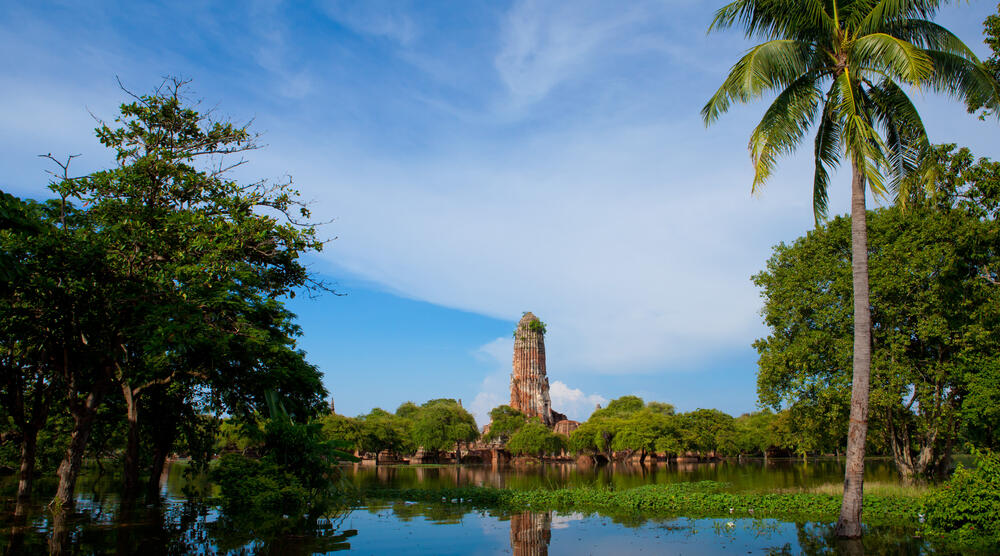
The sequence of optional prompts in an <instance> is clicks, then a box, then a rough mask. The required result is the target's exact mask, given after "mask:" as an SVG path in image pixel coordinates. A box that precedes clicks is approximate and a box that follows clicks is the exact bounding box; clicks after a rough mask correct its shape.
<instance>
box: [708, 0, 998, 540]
mask: <svg viewBox="0 0 1000 556" xmlns="http://www.w3.org/2000/svg"><path fill="white" fill-rule="evenodd" d="M943 3H944V0H736V1H734V2H732V3H730V4H728V5H726V6H725V7H723V8H722V9H720V10H719V11H718V12H716V14H715V20H714V21H713V22H712V25H711V26H710V27H709V31H710V32H711V31H712V30H717V29H725V28H729V27H733V26H738V27H740V28H742V29H743V31H744V32H745V34H746V37H747V38H748V39H754V40H763V41H766V42H763V43H762V44H760V45H758V46H755V47H754V48H752V49H750V51H749V52H747V54H746V55H745V56H743V58H741V59H740V60H739V61H738V62H737V63H736V65H734V66H733V68H732V70H730V72H729V76H728V77H726V80H725V81H724V82H723V84H722V86H721V87H719V90H718V92H716V93H715V95H713V96H712V98H711V99H710V100H709V101H708V103H707V104H706V105H705V107H704V108H703V109H702V116H703V117H704V119H705V123H706V125H707V124H711V123H712V122H714V121H715V120H716V119H718V117H719V116H720V115H721V114H722V113H724V112H726V111H727V110H728V109H729V107H730V106H731V105H732V104H733V103H734V102H749V101H752V100H756V99H758V98H760V97H762V96H764V95H765V94H766V93H770V92H772V91H775V92H777V93H778V94H777V97H776V98H775V100H774V102H773V103H772V104H771V106H770V107H769V108H768V109H767V111H766V112H765V113H764V117H763V119H762V120H761V122H760V124H759V125H758V126H757V127H756V129H754V131H753V133H752V134H751V136H750V145H749V149H750V155H751V158H752V161H753V165H754V179H753V185H752V188H751V190H752V191H753V192H755V193H756V192H757V191H758V190H759V189H760V187H761V186H762V185H763V184H764V182H766V181H767V179H768V177H769V176H770V174H771V171H772V170H773V168H774V167H775V164H776V163H777V160H778V158H779V157H781V156H782V155H786V154H789V153H791V152H793V151H794V150H795V148H796V147H797V146H798V145H799V143H800V142H801V141H802V139H803V138H804V137H805V136H806V134H807V133H808V132H809V129H810V127H811V126H812V125H813V123H816V124H817V127H816V138H815V162H816V170H815V175H814V179H813V212H814V215H815V218H816V222H817V225H818V224H819V223H820V222H822V221H823V219H824V218H825V217H826V211H827V189H828V186H829V180H830V171H831V170H832V169H834V168H835V167H836V166H837V165H838V164H839V162H840V159H841V158H842V157H844V156H846V157H847V158H848V159H850V161H851V168H852V180H851V222H852V224H851V256H852V266H853V278H854V363H853V367H854V368H853V373H854V379H853V384H852V393H851V417H850V426H849V431H848V437H847V469H846V472H845V477H844V499H843V503H842V505H841V510H840V520H839V521H838V523H837V534H838V536H841V537H846V538H857V537H860V536H861V501H862V494H863V483H862V478H863V474H862V472H863V463H864V452H865V436H866V434H867V429H868V383H869V377H870V374H871V373H870V370H871V347H872V346H871V311H870V307H869V301H868V249H867V244H868V240H867V236H868V233H867V227H866V224H865V189H866V187H870V188H871V191H872V194H873V195H875V196H876V197H877V198H886V197H888V196H889V195H890V194H893V193H896V192H897V190H898V187H899V184H900V180H901V178H902V177H903V176H905V175H906V174H908V173H910V172H911V171H912V170H914V168H915V166H916V164H917V162H918V159H919V157H920V155H921V152H922V151H923V149H924V148H926V146H927V136H926V133H925V131H924V127H923V124H922V123H921V120H920V115H919V114H918V113H917V110H916V108H915V107H914V105H913V103H912V102H911V101H910V99H909V97H908V96H907V93H906V91H905V90H904V88H903V87H910V88H917V89H923V88H929V89H932V90H935V91H939V92H944V93H947V94H950V95H953V96H956V97H959V98H961V99H962V100H964V101H966V102H969V103H970V105H971V104H976V103H980V105H984V106H988V107H993V106H997V105H998V100H1000V84H998V83H997V82H996V80H995V79H993V78H992V77H991V76H990V75H989V74H988V73H987V72H986V71H985V70H984V69H983V66H982V64H981V63H980V62H979V60H977V59H976V56H975V55H974V54H973V53H972V51H971V50H970V49H969V48H968V47H967V46H966V45H965V44H964V43H962V41H961V40H959V39H958V37H956V36H955V35H954V34H952V33H951V32H950V31H948V30H947V29H945V28H944V27H941V26H940V25H937V24H935V23H933V22H931V21H930V20H931V19H932V18H933V16H934V15H935V13H936V12H937V10H938V8H939V7H940V6H941V5H942V4H943Z"/></svg>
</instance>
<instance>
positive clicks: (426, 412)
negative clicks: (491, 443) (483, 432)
mask: <svg viewBox="0 0 1000 556" xmlns="http://www.w3.org/2000/svg"><path fill="white" fill-rule="evenodd" d="M478 437H479V429H478V428H477V427H476V420H475V418H474V417H473V416H472V414H470V413H469V412H468V411H466V410H465V409H463V408H462V406H460V405H458V402H456V401H455V400H452V399H437V400H430V401H428V402H427V403H425V404H423V405H422V406H420V411H419V412H418V413H417V415H416V417H415V418H414V421H413V443H414V444H415V445H417V446H421V447H423V449H424V450H427V451H430V452H432V453H438V452H441V451H444V450H447V449H448V448H450V447H452V446H455V449H456V455H457V459H458V461H459V462H461V460H462V449H461V443H462V442H472V441H473V440H475V439H476V438H478Z"/></svg>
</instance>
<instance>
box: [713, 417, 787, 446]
mask: <svg viewBox="0 0 1000 556" xmlns="http://www.w3.org/2000/svg"><path fill="white" fill-rule="evenodd" d="M775 418H776V417H775V414H774V413H772V412H771V411H769V410H764V411H758V412H754V413H745V414H743V415H740V416H739V417H737V418H736V419H734V420H733V426H732V429H729V430H725V431H723V432H722V433H721V435H720V438H719V448H720V451H721V452H722V453H724V454H727V455H739V456H742V455H751V454H762V455H764V456H765V457H767V450H768V448H771V447H772V446H776V445H777V443H776V441H775V435H774V421H775Z"/></svg>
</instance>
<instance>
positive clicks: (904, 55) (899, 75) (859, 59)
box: [850, 33, 934, 85]
mask: <svg viewBox="0 0 1000 556" xmlns="http://www.w3.org/2000/svg"><path fill="white" fill-rule="evenodd" d="M850 57H851V59H852V60H854V62H855V63H856V64H857V68H858V69H860V68H862V67H864V68H868V69H874V70H877V71H880V72H885V73H887V74H888V75H891V76H893V77H895V78H896V79H899V80H901V81H905V82H907V83H910V84H915V85H916V84H919V83H921V82H922V81H924V80H925V79H927V77H928V76H930V74H931V73H932V72H933V71H934V65H933V63H932V62H931V59H930V57H929V56H928V55H927V54H926V51H924V50H923V49H921V48H918V47H916V46H914V45H912V44H910V43H908V42H906V41H904V40H902V39H899V38H896V37H893V36H892V35H887V34H885V33H875V34H872V35H867V36H864V37H861V38H860V39H858V40H856V41H855V42H854V44H853V46H852V48H851V52H850Z"/></svg>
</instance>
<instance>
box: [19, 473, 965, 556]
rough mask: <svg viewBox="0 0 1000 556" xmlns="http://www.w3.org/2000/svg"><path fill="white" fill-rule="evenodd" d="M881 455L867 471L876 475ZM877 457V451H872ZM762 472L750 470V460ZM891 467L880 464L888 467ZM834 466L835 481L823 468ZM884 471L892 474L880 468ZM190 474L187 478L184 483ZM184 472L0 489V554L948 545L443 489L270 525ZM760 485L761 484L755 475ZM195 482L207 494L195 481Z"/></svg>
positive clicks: (583, 476)
mask: <svg viewBox="0 0 1000 556" xmlns="http://www.w3.org/2000/svg"><path fill="white" fill-rule="evenodd" d="M879 463H880V462H875V465H870V467H869V469H868V472H869V474H871V475H872V476H875V477H879V476H880V474H882V473H884V468H882V467H879ZM882 463H884V462H882ZM841 469H842V468H840V467H839V466H838V465H837V463H836V462H811V463H809V464H808V465H802V464H801V463H793V462H787V461H786V462H771V463H769V464H768V465H767V466H765V465H764V464H763V462H755V463H744V464H739V465H736V464H731V463H729V462H718V463H714V464H684V465H683V466H681V465H669V466H668V465H662V464H661V465H656V466H646V467H643V466H634V465H633V466H624V465H620V464H619V465H613V464H612V465H608V466H603V467H596V468H589V469H587V468H578V467H576V466H573V465H555V466H540V467H535V468H510V469H506V470H502V471H497V470H493V469H491V468H490V467H486V466H468V467H465V466H463V467H456V466H443V467H419V466H414V467H388V466H387V467H379V468H377V469H376V468H374V467H367V468H365V467H359V468H356V469H353V470H352V471H351V473H350V475H349V476H350V477H351V480H353V481H355V482H356V483H358V484H359V485H360V484H379V485H393V486H397V487H404V488H405V487H415V486H416V487H422V488H436V487H442V486H444V487H450V486H457V485H484V486H494V487H501V488H534V487H544V488H551V487H558V486H563V485H580V484H597V485H610V486H614V487H615V488H627V487H629V486H637V485H640V484H647V483H669V482H677V481H681V480H701V479H711V480H718V481H725V482H729V483H731V484H732V485H734V487H736V488H775V487H776V485H777V488H781V487H801V486H809V485H811V484H821V483H824V482H831V481H832V480H839V474H840V473H842V470H841ZM762 470H763V471H762ZM890 472H891V470H890ZM831 476H836V479H831ZM890 477H891V475H890ZM192 481H194V482H192ZM197 481H198V480H197V479H188V478H186V477H185V476H184V474H183V466H179V465H174V466H171V468H170V469H169V471H168V475H167V477H166V481H165V483H164V485H163V489H162V491H161V493H162V503H161V504H158V505H150V506H138V507H133V508H123V507H121V506H120V497H119V496H118V494H117V491H116V485H117V482H116V481H114V480H113V479H112V478H109V477H100V476H93V475H90V476H84V477H82V478H81V481H80V483H79V489H78V502H77V504H76V510H75V511H74V512H72V513H64V514H53V513H52V512H51V511H49V510H48V509H46V508H45V507H44V506H43V502H44V501H47V500H48V495H46V493H45V492H44V489H42V492H40V495H39V500H38V501H36V503H35V504H34V505H33V506H31V507H30V508H29V513H28V515H27V516H26V517H25V518H22V519H21V520H18V519H16V518H15V516H14V505H13V501H12V499H10V498H8V499H4V498H2V497H0V554H2V555H14V554H49V553H51V554H66V553H74V554H91V553H120V554H144V555H146V556H151V555H153V554H164V553H169V554H190V553H219V554H226V553H242V554H264V553H274V552H280V553H283V554H314V553H329V552H334V551H340V550H356V551H359V552H363V553H383V552H404V553H418V554H438V553H467V552H478V553H501V552H511V553H513V554H515V555H547V554H548V552H549V549H550V548H551V549H553V551H554V552H559V553H564V552H565V553H576V552H580V553H606V552H613V553H615V554H616V555H623V554H629V553H638V552H645V553H650V552H653V553H669V552H677V551H680V552H685V553H700V554H712V553H716V554H733V553H736V552H743V553H746V552H748V551H749V552H755V553H768V554H775V555H777V554H817V555H818V554H886V553H892V554H920V553H927V552H933V553H935V554H941V553H947V551H942V549H941V548H940V547H928V545H926V544H925V541H924V540H923V539H920V538H917V537H916V536H915V535H914V531H912V530H908V529H905V528H891V527H888V528H885V527H883V528H875V529H870V530H869V532H868V534H867V535H866V536H865V538H864V540H863V541H862V542H861V543H848V544H845V543H843V542H842V541H838V540H837V539H835V538H834V536H833V528H832V525H831V524H818V523H789V522H781V521H776V520H747V519H744V520H718V519H715V520H690V519H684V518H680V519H668V520H647V519H644V518H641V517H638V516H630V515H623V516H615V517H604V516H598V515H580V514H571V515H566V514H559V513H553V512H520V513H513V514H510V513H505V512H503V511H499V510H486V509H478V508H473V507H470V506H467V505H462V504H461V503H453V502H452V501H450V500H447V501H441V502H439V503H425V502H413V501H406V500H395V501H389V502H386V503H384V504H381V505H369V506H365V507H361V508H356V509H354V510H352V511H350V512H347V513H344V514H342V515H339V516H335V517H334V518H333V519H328V520H321V521H320V523H319V524H318V526H317V527H316V529H315V530H313V531H310V532H308V534H302V532H301V531H289V530H287V527H286V528H284V529H283V528H282V519H281V517H280V516H275V519H274V522H273V523H260V522H255V523H249V524H248V523H239V522H235V521H233V520H231V519H229V518H228V517H227V516H224V515H221V513H220V512H219V510H218V508H217V507H216V506H214V505H212V504H211V503H209V502H207V501H206V500H207V499H203V498H198V497H188V496H187V494H186V493H190V492H193V490H192V489H191V488H190V487H191V486H193V485H194V484H197ZM762 483H763V485H762ZM200 486H201V488H200V489H199V490H200V491H201V492H207V493H211V489H210V488H208V487H207V485H205V484H200Z"/></svg>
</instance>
